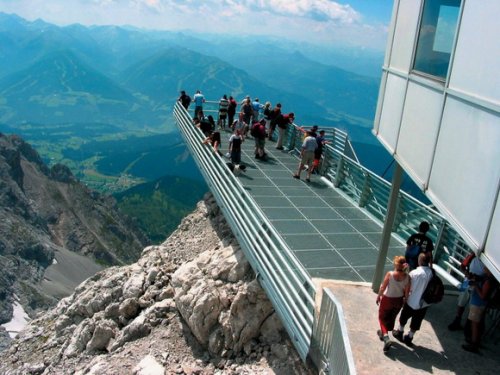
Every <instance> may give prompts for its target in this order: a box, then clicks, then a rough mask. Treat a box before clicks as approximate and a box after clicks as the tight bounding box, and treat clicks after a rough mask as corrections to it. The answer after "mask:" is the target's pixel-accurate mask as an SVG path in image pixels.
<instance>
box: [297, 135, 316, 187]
mask: <svg viewBox="0 0 500 375" xmlns="http://www.w3.org/2000/svg"><path fill="white" fill-rule="evenodd" d="M311 134H312V133H311V132H307V137H306V139H304V142H303V143H302V148H301V150H300V157H301V158H300V163H299V168H298V169H297V172H296V173H295V174H294V175H293V178H297V179H299V180H300V174H301V172H302V169H303V168H304V165H312V162H313V159H314V151H315V150H316V148H317V147H318V143H317V142H316V138H315V137H313V136H312V135H311ZM306 181H307V182H311V168H309V169H308V170H307V176H306Z"/></svg>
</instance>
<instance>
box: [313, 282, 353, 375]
mask: <svg viewBox="0 0 500 375" xmlns="http://www.w3.org/2000/svg"><path fill="white" fill-rule="evenodd" d="M320 312H321V314H320V315H319V319H318V322H317V324H315V326H314V332H313V340H312V343H311V358H312V360H313V362H314V363H316V364H321V365H320V366H318V369H319V371H320V372H321V373H323V374H329V373H333V374H338V375H343V374H345V375H349V374H351V375H353V374H355V373H356V369H355V366H354V359H353V356H352V352H351V346H350V344H349V339H348V335H347V326H346V324H345V321H344V318H343V316H344V312H343V310H342V305H341V304H340V302H338V301H337V299H336V298H335V296H334V295H333V293H332V292H331V291H330V290H329V289H327V288H323V296H322V299H321V309H320Z"/></svg>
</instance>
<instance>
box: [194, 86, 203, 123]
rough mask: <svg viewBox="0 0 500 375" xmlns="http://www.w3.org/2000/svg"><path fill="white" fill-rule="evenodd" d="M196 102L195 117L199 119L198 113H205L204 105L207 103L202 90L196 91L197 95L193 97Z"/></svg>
mask: <svg viewBox="0 0 500 375" xmlns="http://www.w3.org/2000/svg"><path fill="white" fill-rule="evenodd" d="M193 101H194V117H195V118H197V117H198V113H199V112H200V111H203V103H205V97H204V96H203V94H202V93H201V91H200V90H197V91H196V94H194V96H193Z"/></svg>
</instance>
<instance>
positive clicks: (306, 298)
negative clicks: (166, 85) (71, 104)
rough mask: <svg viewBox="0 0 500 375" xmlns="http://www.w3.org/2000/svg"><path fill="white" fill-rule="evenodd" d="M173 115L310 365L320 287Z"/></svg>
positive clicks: (181, 112)
mask: <svg viewBox="0 0 500 375" xmlns="http://www.w3.org/2000/svg"><path fill="white" fill-rule="evenodd" d="M174 116H175V118H176V120H177V124H178V126H179V129H180V130H181V134H182V136H183V138H184V139H185V141H186V144H187V146H188V147H189V149H190V151H191V154H192V156H193V158H194V160H195V161H196V163H197V164H198V165H199V166H200V170H201V172H202V174H203V175H204V177H205V180H206V182H207V184H208V186H209V187H210V190H211V191H212V193H213V195H214V197H215V199H216V200H217V203H218V205H219V207H220V208H221V210H222V211H223V212H224V214H225V215H224V216H225V217H226V220H227V221H228V223H229V225H230V226H231V229H232V230H233V232H234V233H235V235H236V238H237V239H238V241H239V243H240V246H241V248H242V250H243V251H244V253H245V256H246V257H247V259H248V261H249V263H250V264H251V266H252V268H253V269H254V271H255V273H256V274H257V276H258V278H259V281H260V282H261V284H262V285H263V287H264V289H265V290H266V292H267V294H268V296H269V298H270V300H271V302H272V303H273V305H274V307H275V309H276V311H277V312H278V314H279V316H280V318H281V319H282V322H283V325H284V326H285V328H286V329H287V331H288V333H289V335H290V337H291V338H292V340H293V342H294V344H295V346H296V348H297V351H298V353H299V355H300V356H301V358H302V359H303V360H304V361H305V360H306V357H307V354H308V351H309V347H310V339H311V334H312V329H313V323H314V298H315V287H314V285H313V283H312V281H311V280H310V278H309V276H308V274H307V272H306V271H305V270H304V269H303V267H302V265H301V264H300V263H299V262H298V260H297V259H296V258H295V256H294V255H293V253H292V252H291V251H290V249H288V247H287V245H286V244H285V243H284V242H283V240H282V239H281V237H280V236H279V234H278V233H277V232H276V230H275V229H274V228H273V226H272V225H271V224H270V222H269V221H268V219H267V218H266V216H265V215H264V214H263V212H262V211H261V209H260V208H259V207H258V206H257V205H256V204H255V202H254V201H253V199H251V198H250V197H249V196H248V195H247V194H246V192H245V190H244V189H243V186H242V185H241V183H240V182H239V180H238V179H237V178H236V177H235V176H234V174H233V173H232V172H231V171H230V170H229V168H228V167H227V166H226V163H225V162H224V161H223V160H222V159H221V157H220V156H219V155H218V154H217V153H215V152H213V149H212V148H211V147H208V146H206V145H203V144H202V140H203V138H204V137H203V134H202V133H201V131H200V130H199V129H198V128H196V127H195V126H194V125H193V122H192V119H191V117H190V116H189V114H188V112H187V111H186V110H185V109H184V107H182V106H181V105H180V104H179V103H177V104H176V106H175V107H174Z"/></svg>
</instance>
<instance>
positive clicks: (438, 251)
mask: <svg viewBox="0 0 500 375" xmlns="http://www.w3.org/2000/svg"><path fill="white" fill-rule="evenodd" d="M445 228H446V220H441V224H440V225H439V229H438V233H437V237H436V246H435V249H436V253H435V254H434V259H433V260H432V262H433V263H437V262H438V261H439V258H440V257H441V256H442V254H443V251H442V249H443V246H442V245H441V242H442V240H443V236H444V231H445ZM450 250H451V249H450Z"/></svg>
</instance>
